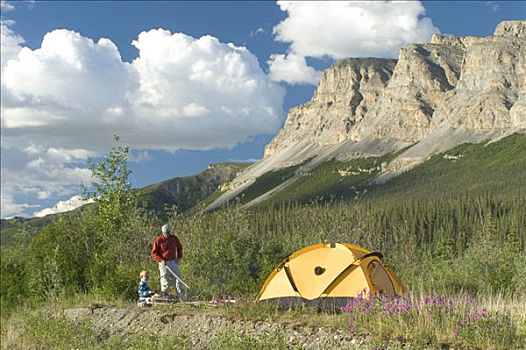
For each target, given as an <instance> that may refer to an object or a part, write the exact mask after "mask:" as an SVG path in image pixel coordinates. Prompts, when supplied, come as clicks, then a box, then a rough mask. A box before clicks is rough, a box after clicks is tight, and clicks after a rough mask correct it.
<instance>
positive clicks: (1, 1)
mask: <svg viewBox="0 0 526 350" xmlns="http://www.w3.org/2000/svg"><path fill="white" fill-rule="evenodd" d="M0 9H2V11H5V12H7V11H12V10H14V9H15V7H14V6H13V5H12V4H10V3H8V2H7V1H6V0H0Z"/></svg>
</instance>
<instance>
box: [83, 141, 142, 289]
mask: <svg viewBox="0 0 526 350" xmlns="http://www.w3.org/2000/svg"><path fill="white" fill-rule="evenodd" d="M114 139H115V142H116V143H117V145H116V146H114V147H113V148H112V149H111V151H110V152H109V153H108V154H106V155H105V156H104V158H103V160H102V161H101V162H98V163H96V162H94V161H92V160H88V166H89V169H90V170H91V173H92V177H93V180H94V181H93V182H92V186H91V187H92V188H91V189H87V188H85V189H84V197H85V199H93V201H94V202H95V220H94V227H93V230H92V234H93V235H94V245H95V247H94V248H95V249H94V250H93V252H94V254H93V256H92V262H91V264H90V273H89V274H90V277H89V279H90V280H91V284H92V287H95V288H102V289H104V290H106V291H107V292H109V293H111V294H113V295H115V294H126V291H125V290H126V289H128V288H129V287H131V286H132V284H133V283H135V282H133V279H134V278H135V275H136V273H135V269H136V268H137V267H136V266H133V265H136V264H137V255H138V254H137V252H141V253H142V251H143V250H144V246H145V242H144V240H142V239H138V238H140V237H137V234H136V230H135V227H134V225H133V223H136V222H137V221H138V220H137V217H138V216H140V214H139V212H138V210H137V197H138V192H137V191H135V190H133V189H132V187H131V183H130V180H129V177H130V174H131V171H130V170H129V169H128V163H127V162H128V156H129V151H130V149H129V147H128V146H123V145H120V144H118V143H119V141H120V138H119V136H117V135H114ZM132 266H133V267H132ZM123 280H124V282H123Z"/></svg>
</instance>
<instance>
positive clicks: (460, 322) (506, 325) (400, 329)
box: [340, 291, 525, 349]
mask: <svg viewBox="0 0 526 350" xmlns="http://www.w3.org/2000/svg"><path fill="white" fill-rule="evenodd" d="M340 310H341V311H342V312H343V313H348V314H349V330H350V332H351V334H353V335H367V336H369V337H372V338H373V339H372V341H373V343H374V342H375V341H379V342H380V343H381V344H385V342H386V341H392V340H396V341H402V342H405V341H410V342H411V343H412V344H413V345H417V344H418V343H419V344H420V345H430V344H440V343H442V344H451V345H455V346H460V347H462V346H467V347H472V346H475V347H482V348H494V349H498V348H509V349H512V348H514V346H515V345H514V344H520V342H522V341H524V340H525V339H524V335H523V334H519V333H520V332H519V331H518V330H517V329H516V326H515V325H514V323H513V321H512V319H511V316H510V315H509V314H505V313H504V314H496V313H491V314H490V313H489V312H488V310H487V309H486V308H485V307H482V306H481V305H480V304H479V303H478V302H477V301H476V300H475V299H473V298H472V297H470V296H467V295H459V296H445V295H427V296H422V297H415V296H414V295H411V294H406V295H404V296H402V297H399V296H395V297H387V296H385V295H381V294H372V293H367V292H365V291H362V292H360V293H358V295H357V296H356V297H355V298H350V299H349V300H348V301H347V304H346V305H345V306H343V307H342V308H341V309H340ZM510 339H512V340H514V342H512V343H510ZM415 341H416V344H415Z"/></svg>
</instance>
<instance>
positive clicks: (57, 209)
mask: <svg viewBox="0 0 526 350" xmlns="http://www.w3.org/2000/svg"><path fill="white" fill-rule="evenodd" d="M87 203H93V199H89V200H87V201H85V200H83V199H82V197H81V196H79V195H76V196H73V197H71V198H70V199H68V200H65V201H59V202H58V203H57V204H55V205H54V206H53V207H52V208H45V209H42V210H40V211H37V212H35V213H34V215H35V216H36V217H39V218H41V217H44V216H46V215H50V214H58V213H64V212H67V211H71V210H73V209H76V208H78V207H81V206H83V205H84V204H87Z"/></svg>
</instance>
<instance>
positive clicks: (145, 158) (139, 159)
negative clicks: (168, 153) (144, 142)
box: [128, 151, 153, 163]
mask: <svg viewBox="0 0 526 350" xmlns="http://www.w3.org/2000/svg"><path fill="white" fill-rule="evenodd" d="M128 160H129V161H130V162H132V163H144V162H149V161H150V160H153V157H152V155H151V154H150V152H148V151H139V152H134V151H132V152H130V153H129V154H128Z"/></svg>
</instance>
